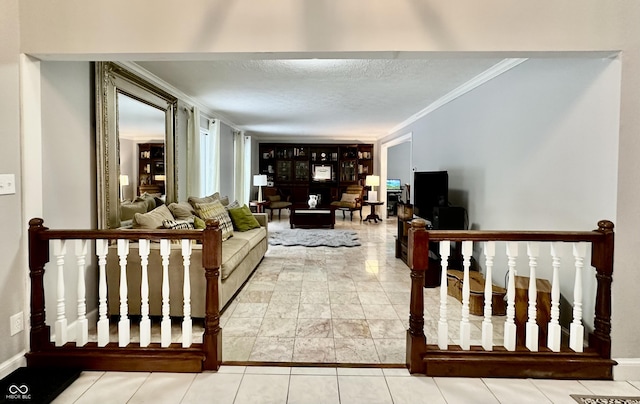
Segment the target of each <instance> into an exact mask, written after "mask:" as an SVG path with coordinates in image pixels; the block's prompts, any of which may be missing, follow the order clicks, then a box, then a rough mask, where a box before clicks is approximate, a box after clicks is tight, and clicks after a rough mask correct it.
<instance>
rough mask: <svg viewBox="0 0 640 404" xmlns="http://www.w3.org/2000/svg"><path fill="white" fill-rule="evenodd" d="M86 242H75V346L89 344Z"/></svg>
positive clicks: (87, 245) (87, 244)
mask: <svg viewBox="0 0 640 404" xmlns="http://www.w3.org/2000/svg"><path fill="white" fill-rule="evenodd" d="M88 247H89V242H88V240H76V262H77V264H78V288H77V292H78V320H77V321H76V346H85V345H86V344H87V342H89V320H87V302H86V285H85V282H84V272H85V271H86V268H87V264H86V263H87V254H88V251H89V248H88Z"/></svg>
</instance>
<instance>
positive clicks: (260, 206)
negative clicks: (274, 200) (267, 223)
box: [249, 201, 267, 213]
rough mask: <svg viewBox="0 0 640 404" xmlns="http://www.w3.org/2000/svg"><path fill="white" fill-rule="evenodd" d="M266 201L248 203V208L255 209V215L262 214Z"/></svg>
mask: <svg viewBox="0 0 640 404" xmlns="http://www.w3.org/2000/svg"><path fill="white" fill-rule="evenodd" d="M266 203H267V201H249V207H250V208H255V209H256V213H264V205H265V204H266Z"/></svg>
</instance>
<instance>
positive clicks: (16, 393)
mask: <svg viewBox="0 0 640 404" xmlns="http://www.w3.org/2000/svg"><path fill="white" fill-rule="evenodd" d="M79 375H80V371H79V370H73V369H59V368H51V369H38V368H18V369H16V370H15V371H13V372H12V373H11V374H9V375H8V376H7V377H5V378H4V379H2V380H0V389H1V392H0V394H1V395H0V403H50V402H51V401H53V399H54V398H56V397H57V396H58V395H59V394H60V393H62V391H63V390H64V389H66V388H67V387H69V385H71V383H73V382H74V381H75V380H76V379H77V378H78V376H79Z"/></svg>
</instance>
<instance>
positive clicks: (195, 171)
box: [187, 107, 203, 196]
mask: <svg viewBox="0 0 640 404" xmlns="http://www.w3.org/2000/svg"><path fill="white" fill-rule="evenodd" d="M200 141H201V135H200V111H199V110H198V108H197V107H193V108H187V195H189V196H203V195H202V189H201V180H200V153H201V151H200V147H201V145H200V143H201V142H200Z"/></svg>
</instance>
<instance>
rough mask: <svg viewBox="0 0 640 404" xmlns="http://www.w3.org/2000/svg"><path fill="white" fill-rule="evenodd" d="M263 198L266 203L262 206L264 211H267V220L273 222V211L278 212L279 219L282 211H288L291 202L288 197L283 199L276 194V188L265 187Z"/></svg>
mask: <svg viewBox="0 0 640 404" xmlns="http://www.w3.org/2000/svg"><path fill="white" fill-rule="evenodd" d="M264 197H265V199H266V200H267V203H266V204H265V205H264V208H265V209H269V213H270V215H269V218H270V219H271V220H273V211H274V210H276V209H277V210H278V219H280V218H281V215H282V209H289V206H291V202H289V197H285V196H283V195H281V194H280V193H279V192H278V189H277V188H273V187H267V188H265V189H264Z"/></svg>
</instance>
